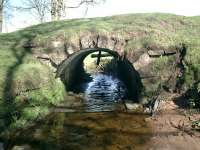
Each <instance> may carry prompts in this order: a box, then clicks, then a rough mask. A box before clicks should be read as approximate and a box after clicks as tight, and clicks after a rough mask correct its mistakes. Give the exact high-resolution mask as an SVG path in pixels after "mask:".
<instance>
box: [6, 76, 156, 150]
mask: <svg viewBox="0 0 200 150" xmlns="http://www.w3.org/2000/svg"><path fill="white" fill-rule="evenodd" d="M80 87H81V88H82V90H83V92H84V93H85V100H84V105H85V109H86V112H85V111H84V112H82V113H80V112H74V113H69V112H67V111H66V112H61V111H60V112H59V110H60V108H55V109H57V110H58V111H52V113H51V114H49V115H48V116H46V117H45V118H44V119H43V120H41V121H40V122H38V123H36V124H34V125H32V126H31V127H30V128H27V129H22V130H20V131H17V132H16V133H14V134H12V135H10V136H9V137H8V139H7V140H8V142H7V143H8V149H12V148H13V146H15V145H28V146H30V147H31V149H33V150H135V149H138V150H142V149H146V148H145V147H146V146H147V143H148V141H149V139H150V138H151V136H152V132H151V128H150V126H149V125H148V124H147V123H146V121H145V118H146V117H147V116H146V115H144V114H134V113H127V112H123V111H122V110H117V109H116V110H115V111H110V112H100V111H107V110H114V109H115V105H117V103H118V102H119V101H121V99H123V98H125V97H126V88H125V86H124V85H123V83H122V82H121V81H120V80H118V79H116V78H113V77H112V76H108V75H104V74H98V75H93V80H92V81H91V82H89V83H85V84H82V85H81V86H80ZM74 99H76V96H75V95H74V96H71V100H70V98H69V97H68V99H66V100H65V101H66V103H69V101H70V102H73V103H75V101H74ZM62 109H65V107H64V108H62ZM77 109H78V108H77ZM5 139H6V138H5Z"/></svg>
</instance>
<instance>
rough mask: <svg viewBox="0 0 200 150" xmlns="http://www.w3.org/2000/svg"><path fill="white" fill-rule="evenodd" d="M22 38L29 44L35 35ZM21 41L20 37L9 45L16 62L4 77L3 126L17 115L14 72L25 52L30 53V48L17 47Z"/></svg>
mask: <svg viewBox="0 0 200 150" xmlns="http://www.w3.org/2000/svg"><path fill="white" fill-rule="evenodd" d="M23 38H25V39H26V42H25V44H29V45H30V44H31V43H32V41H33V39H34V38H35V35H30V36H29V35H23ZM20 42H21V39H19V40H17V41H16V42H15V44H14V45H12V47H11V51H12V54H13V57H14V58H15V59H16V62H15V63H14V64H13V65H11V66H10V67H9V68H8V70H7V73H6V79H5V86H4V93H3V99H4V108H5V109H6V112H5V114H4V123H5V127H8V126H9V125H10V124H11V122H12V119H13V116H17V115H19V114H18V112H17V110H16V106H15V102H14V99H15V94H14V88H15V87H14V84H13V82H14V74H15V72H16V71H17V70H18V68H19V66H20V65H22V64H23V62H24V58H25V57H26V55H27V54H30V53H31V48H30V47H26V48H21V49H19V48H17V46H19V43H20Z"/></svg>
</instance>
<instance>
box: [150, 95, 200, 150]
mask: <svg viewBox="0 0 200 150" xmlns="http://www.w3.org/2000/svg"><path fill="white" fill-rule="evenodd" d="M178 101H180V100H179V99H176V100H173V101H172V100H169V101H165V102H162V103H161V105H160V111H159V112H158V113H157V114H156V115H155V116H154V117H152V118H148V119H147V120H148V121H149V122H150V123H151V125H152V128H153V137H152V138H151V140H150V146H148V148H147V149H149V150H199V148H200V132H198V131H195V130H193V129H192V127H191V125H192V121H194V120H197V119H200V114H195V113H193V114H189V113H188V112H186V110H185V109H183V108H180V105H178V104H180V103H178Z"/></svg>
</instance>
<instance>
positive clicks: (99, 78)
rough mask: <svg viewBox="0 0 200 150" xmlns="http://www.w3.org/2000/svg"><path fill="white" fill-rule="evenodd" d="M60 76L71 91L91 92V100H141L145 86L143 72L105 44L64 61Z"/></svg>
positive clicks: (60, 67)
mask: <svg viewBox="0 0 200 150" xmlns="http://www.w3.org/2000/svg"><path fill="white" fill-rule="evenodd" d="M57 76H59V77H60V78H61V80H62V82H63V83H64V84H65V87H66V90H67V91H73V92H74V93H79V92H82V93H84V94H85V95H86V98H88V96H90V97H89V100H90V101H92V100H97V99H101V100H103V101H109V102H118V101H123V100H131V101H133V102H134V103H139V97H140V92H141V89H142V83H141V79H140V76H139V73H138V72H137V71H136V70H135V69H134V67H133V65H132V64H131V62H129V60H128V59H126V58H125V57H122V56H120V55H119V54H118V53H117V52H116V51H112V50H109V49H105V48H90V49H83V50H80V51H78V52H76V53H74V54H72V55H71V56H70V57H69V58H68V59H66V60H64V61H63V62H62V63H61V64H60V66H59V68H58V70H57ZM91 94H92V98H91ZM110 100H111V101H110ZM99 105H101V104H99Z"/></svg>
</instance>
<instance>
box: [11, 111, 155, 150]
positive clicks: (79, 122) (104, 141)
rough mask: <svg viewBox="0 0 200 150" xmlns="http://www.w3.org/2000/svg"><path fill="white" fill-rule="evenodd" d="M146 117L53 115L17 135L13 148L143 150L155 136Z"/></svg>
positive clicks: (126, 115)
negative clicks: (27, 146) (22, 146)
mask: <svg viewBox="0 0 200 150" xmlns="http://www.w3.org/2000/svg"><path fill="white" fill-rule="evenodd" d="M145 117H147V116H145V115H142V114H132V113H123V112H121V113H120V112H101V113H100V112H99V113H53V114H51V115H49V116H48V117H47V118H46V119H44V120H43V121H41V122H39V123H38V124H36V125H34V126H32V127H31V128H28V129H24V130H23V131H21V132H20V133H19V132H17V134H15V135H14V136H13V138H12V140H11V141H10V143H9V144H10V145H9V147H10V148H12V147H13V146H14V145H25V144H28V145H30V147H32V149H37V150H135V149H138V150H142V149H145V146H147V142H148V141H149V139H150V137H151V135H152V133H151V129H150V127H149V126H148V124H147V123H146V122H145Z"/></svg>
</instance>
